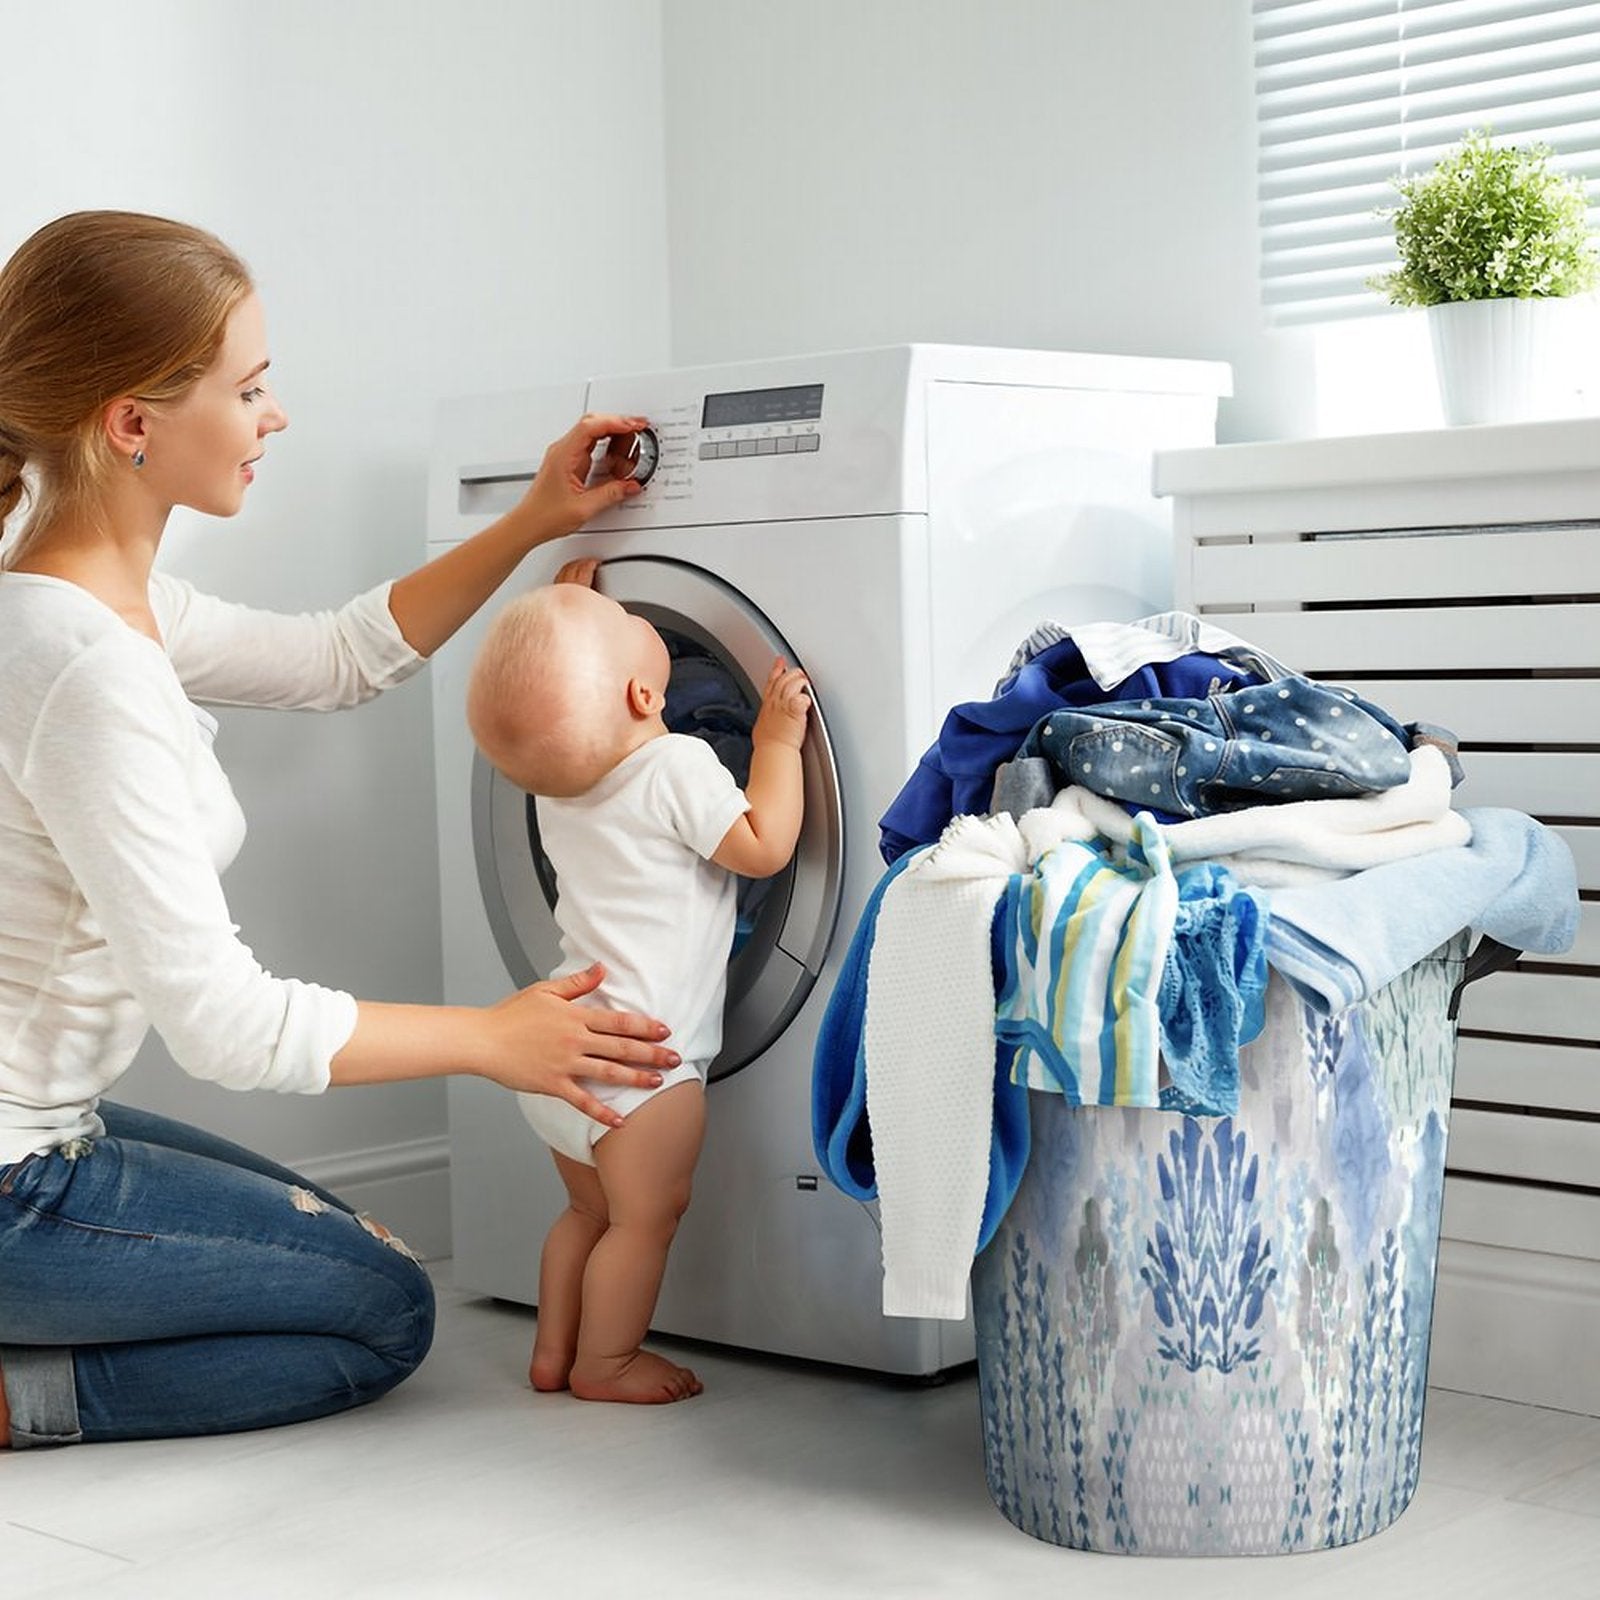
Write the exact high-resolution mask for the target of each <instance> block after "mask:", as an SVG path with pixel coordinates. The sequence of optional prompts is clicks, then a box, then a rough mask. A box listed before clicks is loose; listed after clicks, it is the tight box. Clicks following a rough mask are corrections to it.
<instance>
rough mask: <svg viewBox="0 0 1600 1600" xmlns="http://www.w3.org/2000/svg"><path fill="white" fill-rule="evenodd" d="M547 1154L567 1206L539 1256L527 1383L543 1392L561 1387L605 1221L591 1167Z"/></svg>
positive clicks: (602, 1196) (600, 1192)
mask: <svg viewBox="0 0 1600 1600" xmlns="http://www.w3.org/2000/svg"><path fill="white" fill-rule="evenodd" d="M550 1153H551V1154H552V1155H553V1156H555V1161H556V1170H557V1171H558V1172H559V1173H560V1174H561V1181H562V1183H564V1184H565V1185H566V1188H567V1209H566V1210H565V1211H563V1212H562V1213H561V1215H560V1216H559V1217H557V1218H556V1220H555V1222H554V1223H553V1224H552V1225H551V1228H550V1232H549V1234H548V1235H546V1237H545V1241H544V1253H543V1254H542V1255H541V1256H540V1257H539V1326H538V1329H537V1331H536V1332H535V1334H534V1340H533V1359H532V1360H531V1361H530V1362H529V1364H528V1382H529V1383H531V1384H532V1385H533V1386H534V1388H535V1389H545V1390H549V1389H565V1388H566V1387H567V1375H568V1373H570V1372H571V1371H572V1359H573V1357H574V1356H575V1355H576V1354H577V1350H578V1323H579V1319H580V1317H581V1315H582V1310H583V1273H584V1268H585V1267H587V1266H588V1264H589V1252H590V1251H592V1250H593V1249H594V1247H595V1245H596V1244H597V1243H598V1242H599V1240H600V1237H601V1235H602V1234H604V1233H605V1231H606V1222H607V1217H606V1197H605V1192H604V1190H602V1189H601V1187H600V1176H599V1174H598V1173H597V1172H596V1171H595V1169H594V1168H593V1167H586V1166H584V1165H583V1163H582V1162H581V1161H573V1160H572V1159H571V1158H570V1157H568V1156H564V1155H559V1154H557V1153H556V1152H555V1151H553V1150H552V1151H551V1152H550Z"/></svg>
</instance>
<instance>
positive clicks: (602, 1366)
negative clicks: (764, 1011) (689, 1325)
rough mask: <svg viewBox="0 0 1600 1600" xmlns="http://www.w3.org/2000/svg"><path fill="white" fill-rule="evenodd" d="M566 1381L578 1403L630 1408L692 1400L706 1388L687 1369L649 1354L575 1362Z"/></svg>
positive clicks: (636, 1351) (643, 1352) (637, 1351)
mask: <svg viewBox="0 0 1600 1600" xmlns="http://www.w3.org/2000/svg"><path fill="white" fill-rule="evenodd" d="M568 1381H569V1383H570V1386H571V1389H572V1392H573V1393H574V1394H575V1395H576V1396H577V1397H578V1398H579V1399H580V1400H618V1401H622V1402H623V1403H624V1404H629V1405H643V1406H655V1405H665V1404H667V1403H668V1402H669V1401H672V1400H691V1399H693V1398H694V1396H695V1395H697V1394H699V1393H700V1391H701V1390H702V1389H703V1388H704V1387H705V1385H704V1384H702V1383H701V1382H700V1380H699V1379H698V1378H697V1377H695V1375H694V1374H693V1373H692V1372H691V1371H690V1370H689V1369H688V1368H687V1367H679V1366H674V1365H673V1363H672V1362H670V1361H667V1360H665V1359H664V1358H663V1357H661V1356H658V1355H652V1354H651V1352H650V1351H648V1350H635V1351H634V1352H633V1354H632V1355H628V1356H624V1357H622V1359H621V1360H617V1361H592V1362H587V1363H585V1362H576V1363H574V1365H573V1367H572V1371H571V1373H570V1374H569V1377H568Z"/></svg>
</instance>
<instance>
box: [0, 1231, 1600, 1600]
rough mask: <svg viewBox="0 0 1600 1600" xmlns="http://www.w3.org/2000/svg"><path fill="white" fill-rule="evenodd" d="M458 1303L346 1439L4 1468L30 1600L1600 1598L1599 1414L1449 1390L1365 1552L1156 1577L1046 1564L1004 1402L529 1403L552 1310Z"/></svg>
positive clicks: (1087, 1559) (1, 1509)
mask: <svg viewBox="0 0 1600 1600" xmlns="http://www.w3.org/2000/svg"><path fill="white" fill-rule="evenodd" d="M435 1277H436V1280H437V1281H438V1283H439V1285H440V1324H439V1335H438V1340H437V1342H436V1344H435V1346H434V1351H433V1354H432V1355H431V1356H430V1358H429V1359H428V1361H427V1363H426V1365H425V1366H424V1367H423V1368H422V1370H421V1371H420V1372H419V1373H418V1374H417V1376H416V1377H414V1378H413V1379H412V1380H411V1381H410V1382H409V1383H407V1384H405V1385H404V1386H403V1387H402V1388H400V1389H399V1390H397V1391H396V1392H395V1393H394V1394H393V1395H391V1396H389V1397H388V1398H387V1399H385V1400H383V1401H380V1402H379V1403H378V1404H377V1405H375V1406H369V1407H366V1408H365V1409H363V1410H360V1411H356V1412H351V1413H348V1414H346V1415H344V1416H341V1417H333V1418H329V1419H328V1420H326V1421H323V1422H316V1423H308V1424H305V1425H303V1426H301V1427H296V1428H281V1429H275V1430H271V1431H269V1432H265V1433H257V1434H245V1435H238V1436H235V1437H231V1438H223V1439H202V1440H186V1441H179V1442H171V1443H152V1444H127V1445H101V1446H96V1447H93V1448H89V1449H67V1450H55V1451H43V1450H40V1451H28V1452H23V1453H20V1454H18V1453H15V1452H3V1453H0V1595H3V1596H5V1597H6V1600H23V1597H26V1600H83V1597H87V1596H93V1597H94V1600H130V1597H135V1596H137V1597H147V1596H148V1597H152V1600H154V1597H159V1600H189V1597H201V1600H210V1597H212V1596H216V1597H222V1596H228V1597H229V1600H233V1597H238V1600H256V1597H263V1600H264V1597H267V1596H271V1597H273V1600H283V1597H293V1600H347V1597H367V1596H372V1597H378V1596H382V1597H386V1600H413V1597H424V1600H431V1597H435V1596H438V1597H441V1600H480V1597H481V1600H498V1597H500V1596H507V1597H509V1596H518V1597H522V1596H530V1595H535V1596H544V1595H558V1596H561V1597H562V1600H568V1597H576V1600H590V1597H595V1600H607V1597H610V1596H613V1595H615V1596H628V1597H630V1600H635V1597H637V1600H645V1597H649V1600H677V1597H679V1596H682V1597H691V1596H692V1597H695V1600H720V1597H729V1600H732V1597H738V1600H769V1597H770V1600H813V1597H816V1600H869V1597H870V1600H876V1597H879V1596H884V1597H901V1596H904V1597H908V1600H929V1597H935V1596H947V1595H948V1596H961V1597H985V1600H986V1597H989V1596H994V1597H996V1600H1026V1597H1029V1596H1035V1595H1038V1596H1045V1595H1048V1596H1052V1597H1053V1596H1057V1595H1061V1596H1064V1597H1065V1596H1075V1595H1080V1594H1081V1595H1087V1596H1093V1597H1094V1600H1127V1597H1139V1596H1157V1595H1160V1596H1162V1597H1163V1600H1173V1597H1174V1596H1177V1597H1181V1600H1209V1597H1213V1596H1216V1597H1221V1596H1228V1597H1230V1600H1235V1597H1236V1600H1254V1597H1263V1600H1264V1597H1267V1596H1271V1597H1273V1600H1283V1597H1286V1596H1288V1597H1292V1600H1302V1597H1304V1600H1319V1597H1323V1596H1327V1597H1330V1600H1331V1597H1335V1596H1338V1597H1340V1600H1349V1597H1350V1596H1357V1597H1359V1600H1389V1597H1391V1596H1393V1597H1404V1600H1432V1597H1434V1596H1448V1597H1449V1600H1500V1597H1502V1596H1506V1597H1513V1596H1515V1597H1521V1596H1533V1597H1536V1600H1595V1597H1597V1596H1600V1419H1593V1418H1586V1417H1576V1416H1571V1415H1568V1414H1566V1413H1564V1412H1557V1411H1543V1410H1537V1409H1535V1408H1532V1407H1528V1406H1516V1405H1508V1404H1506V1403H1504V1402H1502V1401H1496V1400H1484V1399H1478V1398H1474V1397H1469V1396H1464V1395H1458V1394H1451V1393H1448V1392H1446V1391H1442V1390H1435V1391H1433V1392H1432V1394H1431V1395H1430V1396H1429V1400H1428V1411H1427V1420H1426V1428H1425V1440H1424V1456H1423V1465H1422V1484H1421V1487H1420V1488H1419V1490H1418V1492H1417V1495H1416V1498H1415V1499H1414V1500H1413V1501H1412V1504H1411V1506H1410V1509H1409V1510H1407V1511H1406V1512H1405V1513H1404V1514H1403V1515H1402V1516H1401V1518H1400V1519H1399V1521H1398V1522H1396V1523H1395V1524H1394V1526H1393V1527H1391V1528H1390V1529H1389V1530H1388V1531H1386V1532H1384V1533H1382V1534H1379V1535H1378V1536H1377V1537H1376V1538H1373V1539H1369V1540H1366V1541H1364V1542H1363V1543H1361V1544H1357V1545H1351V1546H1348V1547H1346V1548H1345V1549H1342V1550H1333V1551H1325V1552H1319V1553H1316V1554H1310V1555H1300V1556H1288V1557H1271V1558H1260V1559H1255V1560H1204V1561H1201V1560H1195V1561H1174V1560H1141V1559H1138V1558H1127V1557H1113V1556H1094V1555H1085V1554H1082V1553H1079V1552H1074V1551H1068V1550H1060V1549H1057V1548H1056V1547H1055V1546H1053V1545H1046V1544H1040V1543H1038V1542H1036V1541H1035V1540H1033V1539H1030V1538H1029V1537H1027V1536H1026V1535H1025V1534H1022V1533H1020V1532H1018V1531H1017V1530H1016V1529H1015V1528H1013V1527H1012V1526H1011V1524H1010V1523H1009V1522H1007V1521H1006V1520H1005V1519H1004V1518H1003V1517H1002V1516H1001V1515H1000V1514H999V1512H997V1511H996V1510H995V1509H994V1507H993V1506H992V1505H991V1503H990V1501H989V1497H988V1493H987V1491H986V1489H985V1487H984V1481H983V1465H982V1459H981V1452H980V1446H979V1435H978V1400H977V1387H976V1383H975V1381H974V1380H973V1379H972V1378H971V1377H961V1378H957V1379H956V1380H954V1381H952V1382H950V1383H949V1384H946V1385H945V1386H943V1387H940V1388H932V1389H922V1388H908V1387H902V1386H900V1385H898V1384H892V1383H886V1382H881V1381H877V1380H873V1379H869V1378H864V1377H858V1376H852V1375H850V1374H847V1373H841V1372H838V1371H833V1370H819V1369H814V1368H806V1367H801V1366H798V1365H793V1364H789V1363H778V1362H771V1361H765V1360H761V1359H757V1358H755V1357H747V1356H738V1355H734V1354H730V1353H727V1352H720V1351H711V1350H707V1349H703V1348H700V1349H693V1350H690V1349H689V1347H686V1346H678V1345H674V1346H671V1347H670V1348H671V1349H673V1350H674V1351H676V1352H677V1353H679V1354H680V1356H682V1357H683V1358H684V1359H688V1360H690V1361H691V1362H692V1364H693V1365H694V1366H695V1368H696V1370H697V1371H699V1373H700V1374H701V1376H702V1377H703V1378H704V1379H705V1382H706V1393H705V1394H704V1395H703V1396H701V1397H700V1398H699V1399H697V1400H694V1401H691V1402H688V1403H686V1404H681V1405H676V1406H668V1407H660V1408H656V1407H640V1408H631V1407H622V1406H593V1405H584V1404H583V1403H581V1402H579V1401H575V1400H572V1399H570V1398H569V1397H567V1396H544V1395H535V1394H534V1393H533V1392H532V1391H531V1390H529V1389H528V1388H527V1386H526V1380H525V1373H526V1369H527V1353H528V1345H529V1343H530V1341H531V1337H532V1322H533V1318H532V1314H531V1313H530V1312H527V1311H524V1310H521V1309H519V1308H516V1307H511V1306H506V1305H501V1304H498V1303H496V1302H493V1301H485V1300H480V1299H476V1298H473V1297H470V1296H467V1295H464V1294H461V1293H458V1292H457V1291H455V1290H453V1289H452V1288H451V1287H450V1277H449V1264H448V1263H443V1264H441V1265H440V1266H439V1267H437V1268H436V1269H435Z"/></svg>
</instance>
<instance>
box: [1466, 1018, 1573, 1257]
mask: <svg viewBox="0 0 1600 1600" xmlns="http://www.w3.org/2000/svg"><path fill="white" fill-rule="evenodd" d="M1455 1092H1456V1098H1457V1099H1458V1100H1472V1101H1477V1102H1480V1103H1492V1104H1495V1105H1507V1106H1541V1107H1543V1108H1544V1109H1545V1110H1554V1111H1559V1110H1562V1109H1566V1110H1570V1111H1581V1112H1583V1113H1584V1114H1585V1115H1588V1116H1600V1045H1594V1044H1584V1045H1560V1044H1531V1043H1529V1042H1528V1041H1527V1040H1524V1039H1497V1038H1493V1037H1490V1036H1487V1035H1486V1036H1483V1037H1477V1036H1473V1035H1468V1034H1463V1035H1462V1036H1461V1039H1460V1041H1459V1042H1458V1044H1457V1047H1456V1084H1455ZM1596 1237H1597V1238H1600V1234H1597V1235H1596Z"/></svg>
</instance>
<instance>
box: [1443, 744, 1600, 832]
mask: <svg viewBox="0 0 1600 1600" xmlns="http://www.w3.org/2000/svg"><path fill="white" fill-rule="evenodd" d="M1462 765H1463V766H1464V767H1465V768H1466V773H1467V781H1466V782H1465V783H1463V784H1462V785H1461V787H1460V788H1459V789H1457V790H1456V792H1455V804H1456V805H1457V806H1510V807H1511V808H1512V809H1513V810H1514V811H1526V812H1527V813H1528V814H1529V815H1530V816H1534V817H1600V752H1589V751H1566V750H1552V751H1547V752H1543V753H1541V754H1539V755H1517V754H1514V753H1511V752H1508V751H1501V750H1472V751H1467V752H1464V753H1463V755H1462Z"/></svg>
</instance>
